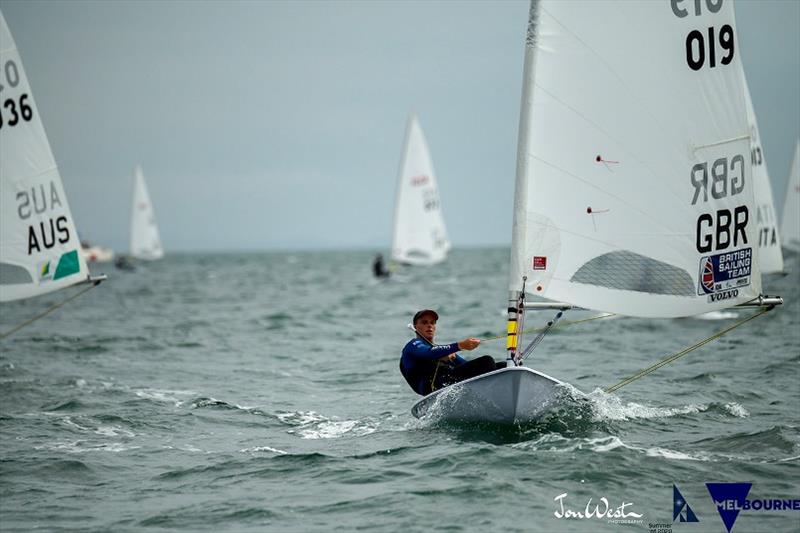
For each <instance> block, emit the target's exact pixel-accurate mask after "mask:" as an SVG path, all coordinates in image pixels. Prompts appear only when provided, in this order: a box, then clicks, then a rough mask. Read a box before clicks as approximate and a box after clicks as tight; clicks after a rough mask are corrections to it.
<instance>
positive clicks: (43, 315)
mask: <svg viewBox="0 0 800 533" xmlns="http://www.w3.org/2000/svg"><path fill="white" fill-rule="evenodd" d="M90 283H91V285H89V286H88V287H86V288H84V289H83V290H81V291H78V292H77V293H75V294H73V295H72V296H70V297H69V298H67V299H66V300H63V301H61V302H60V303H57V304H55V305H52V306H50V307H49V308H48V309H45V310H44V311H43V312H42V313H40V314H38V315H36V316H35V317H33V318H31V319H30V320H26V321H25V322H23V323H22V324H20V325H19V326H17V327H14V328H11V329H10V330H8V331H6V332H5V333H2V334H0V340H2V339H5V338H6V337H8V336H9V335H11V334H12V333H15V332H17V331H19V330H21V329H22V328H24V327H25V326H27V325H29V324H32V323H34V322H36V321H37V320H39V319H40V318H44V317H45V316H47V315H49V314H50V313H52V312H53V311H55V310H56V309H58V308H59V307H61V306H62V305H64V304H66V303H68V302H71V301H72V300H74V299H75V298H77V297H78V296H80V295H81V294H83V293H85V292H86V291H88V290H89V289H93V288H94V287H96V286H97V285H99V284H100V281H90Z"/></svg>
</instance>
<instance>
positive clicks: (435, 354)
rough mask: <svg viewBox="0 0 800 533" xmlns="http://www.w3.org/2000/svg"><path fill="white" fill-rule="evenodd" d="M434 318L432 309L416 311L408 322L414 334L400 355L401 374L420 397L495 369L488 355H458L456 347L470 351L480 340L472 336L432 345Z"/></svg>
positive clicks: (495, 365) (434, 330) (434, 313)
mask: <svg viewBox="0 0 800 533" xmlns="http://www.w3.org/2000/svg"><path fill="white" fill-rule="evenodd" d="M438 320H439V315H438V314H437V313H436V311H433V310H432V309H423V310H422V311H419V312H417V313H416V314H415V315H414V319H413V321H412V324H411V329H413V330H414V331H415V332H416V334H417V335H416V337H415V338H413V339H411V340H410V341H408V343H407V344H406V345H405V347H404V348H403V355H402V356H401V358H400V372H401V373H402V374H403V377H404V378H405V379H406V381H407V382H408V384H409V386H410V387H411V388H412V389H414V391H415V392H416V393H417V394H421V395H423V396H425V395H426V394H430V393H431V392H433V391H435V390H438V389H441V388H442V387H445V386H447V385H452V384H453V383H458V382H459V381H463V380H465V379H469V378H472V377H475V376H479V375H481V374H485V373H487V372H491V371H493V370H495V369H496V368H497V363H495V360H494V358H492V356H491V355H484V356H481V357H478V358H476V359H472V360H470V361H468V360H466V359H464V358H463V357H461V356H460V355H458V351H459V350H474V349H475V348H477V347H478V346H479V345H480V343H481V341H480V340H478V339H476V338H474V337H468V338H466V339H464V340H461V341H458V342H453V343H451V344H434V342H433V338H434V336H435V335H436V322H437V321H438Z"/></svg>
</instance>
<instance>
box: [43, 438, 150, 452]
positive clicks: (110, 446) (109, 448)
mask: <svg viewBox="0 0 800 533" xmlns="http://www.w3.org/2000/svg"><path fill="white" fill-rule="evenodd" d="M139 448H141V446H131V445H125V444H123V443H121V442H108V443H100V444H89V443H88V442H87V441H85V440H75V441H56V442H53V443H50V444H44V445H41V446H34V449H35V450H53V451H63V452H67V453H88V452H112V453H119V452H124V451H128V450H136V449H139Z"/></svg>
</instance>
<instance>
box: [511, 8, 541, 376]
mask: <svg viewBox="0 0 800 533" xmlns="http://www.w3.org/2000/svg"><path fill="white" fill-rule="evenodd" d="M539 8H540V6H539V2H538V0H532V1H531V7H530V11H529V14H528V33H527V37H526V39H525V62H524V66H523V70H522V102H521V104H520V114H519V140H518V142H517V177H516V184H515V186H514V207H513V209H514V212H513V222H512V226H511V265H510V273H509V283H508V325H507V328H506V331H507V339H506V350H507V352H508V360H509V361H512V360H515V358H516V355H517V349H518V346H519V334H520V333H521V332H522V327H521V322H522V318H523V313H524V298H525V281H524V279H523V276H524V274H523V273H524V272H525V265H524V264H523V263H524V261H525V257H524V255H525V242H526V238H527V229H528V228H527V225H528V221H527V216H526V214H527V200H528V179H529V177H530V176H529V172H530V168H529V158H528V153H529V149H530V142H531V137H530V121H531V114H532V107H533V105H532V104H533V86H534V76H535V73H536V68H535V67H536V55H537V52H536V42H537V29H538V21H539Z"/></svg>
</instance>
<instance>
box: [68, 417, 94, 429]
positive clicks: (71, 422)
mask: <svg viewBox="0 0 800 533" xmlns="http://www.w3.org/2000/svg"><path fill="white" fill-rule="evenodd" d="M61 421H62V422H63V423H64V424H66V425H67V426H69V427H72V428H75V429H77V430H80V431H91V429H90V428H88V427H85V426H82V425H80V424H78V423H77V422H73V420H72V417H69V416H65V417H64V418H62V419H61Z"/></svg>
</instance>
